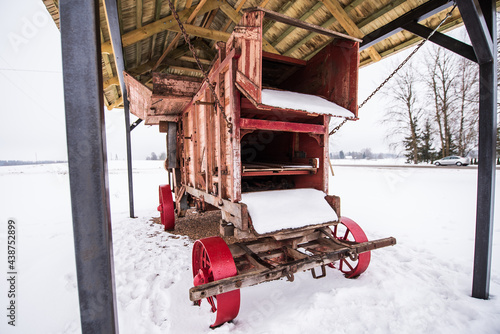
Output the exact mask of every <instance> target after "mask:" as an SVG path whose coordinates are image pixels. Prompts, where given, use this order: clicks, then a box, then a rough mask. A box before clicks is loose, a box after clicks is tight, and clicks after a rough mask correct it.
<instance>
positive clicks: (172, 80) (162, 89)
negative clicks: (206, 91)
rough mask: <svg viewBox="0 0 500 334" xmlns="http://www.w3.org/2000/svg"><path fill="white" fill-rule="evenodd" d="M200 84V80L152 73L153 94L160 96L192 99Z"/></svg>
mask: <svg viewBox="0 0 500 334" xmlns="http://www.w3.org/2000/svg"><path fill="white" fill-rule="evenodd" d="M201 84H202V79H199V78H192V77H185V76H180V75H173V74H165V73H159V72H155V73H153V87H154V88H153V94H155V95H162V96H186V97H191V98H192V97H193V96H194V95H195V94H196V93H197V92H198V90H199V89H200V87H201Z"/></svg>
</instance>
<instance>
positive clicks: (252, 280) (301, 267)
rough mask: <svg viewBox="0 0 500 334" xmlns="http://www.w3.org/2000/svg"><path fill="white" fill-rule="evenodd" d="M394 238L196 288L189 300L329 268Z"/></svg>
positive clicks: (333, 251)
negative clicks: (322, 267) (320, 267)
mask: <svg viewBox="0 0 500 334" xmlns="http://www.w3.org/2000/svg"><path fill="white" fill-rule="evenodd" d="M395 244H396V239H394V238H392V237H390V238H384V239H378V240H373V241H368V242H364V243H360V244H356V245H353V246H351V247H341V248H338V249H335V250H332V251H330V252H327V253H324V254H316V255H309V256H306V257H305V258H302V259H299V260H294V261H290V262H288V263H286V264H284V265H279V266H276V267H274V268H271V269H265V270H258V271H252V272H249V273H245V274H241V275H236V276H234V277H229V278H224V279H221V280H218V281H215V282H210V283H207V284H202V285H198V286H195V287H193V288H191V289H190V290H189V299H190V300H191V301H197V300H200V299H203V298H208V297H212V296H216V295H218V294H221V293H225V292H229V291H234V290H237V289H241V288H246V287H250V286H253V285H257V284H260V283H263V282H269V281H274V280H277V279H280V278H283V277H287V276H290V275H293V274H295V273H298V272H301V271H307V270H310V269H313V268H316V267H318V266H322V265H328V264H330V263H333V262H335V261H338V260H340V259H342V258H346V257H349V255H350V254H362V253H365V252H369V251H372V250H375V249H378V248H382V247H387V246H393V245H395Z"/></svg>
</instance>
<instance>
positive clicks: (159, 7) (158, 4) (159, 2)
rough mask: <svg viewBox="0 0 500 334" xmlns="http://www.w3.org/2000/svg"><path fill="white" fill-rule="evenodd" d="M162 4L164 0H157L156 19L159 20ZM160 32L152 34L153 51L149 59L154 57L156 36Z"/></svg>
mask: <svg viewBox="0 0 500 334" xmlns="http://www.w3.org/2000/svg"><path fill="white" fill-rule="evenodd" d="M161 4H162V0H155V18H154V21H155V22H156V21H158V20H159V19H160V14H161ZM157 35H158V34H154V35H153V36H151V52H150V53H149V59H152V58H153V57H154V55H155V47H156V37H157Z"/></svg>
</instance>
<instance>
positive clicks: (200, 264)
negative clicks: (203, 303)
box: [193, 237, 240, 328]
mask: <svg viewBox="0 0 500 334" xmlns="http://www.w3.org/2000/svg"><path fill="white" fill-rule="evenodd" d="M236 275H237V270H236V265H235V264H234V260H233V256H232V254H231V251H230V250H229V247H228V246H227V244H226V242H225V241H224V240H223V239H222V238H220V237H210V238H204V239H200V240H197V241H196V242H195V244H194V246H193V278H194V279H193V281H194V286H198V285H201V284H205V283H208V282H213V281H217V280H220V279H223V278H227V277H232V276H236ZM207 301H208V303H209V304H210V306H211V307H212V312H216V319H215V322H214V323H213V324H212V325H210V327H211V328H214V327H218V326H220V325H222V324H223V323H225V322H227V321H230V320H233V319H234V318H236V316H237V315H238V312H239V310H240V290H233V291H229V292H225V293H222V294H219V295H217V296H214V297H209V298H207ZM198 304H199V303H198Z"/></svg>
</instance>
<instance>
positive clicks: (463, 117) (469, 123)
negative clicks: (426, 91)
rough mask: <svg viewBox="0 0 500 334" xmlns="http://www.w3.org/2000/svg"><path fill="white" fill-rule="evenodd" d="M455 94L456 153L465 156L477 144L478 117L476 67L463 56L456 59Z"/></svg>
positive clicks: (477, 74)
mask: <svg viewBox="0 0 500 334" xmlns="http://www.w3.org/2000/svg"><path fill="white" fill-rule="evenodd" d="M457 63H458V68H457V70H456V73H455V75H456V82H455V85H454V86H455V87H454V91H455V96H456V97H457V100H456V109H457V115H456V116H457V119H456V123H457V127H458V135H457V138H456V141H457V148H458V154H459V155H461V156H466V155H467V154H469V152H470V151H472V150H473V149H474V148H475V147H476V146H477V136H478V129H477V124H478V119H479V110H478V107H479V87H478V78H479V73H478V67H477V65H476V64H474V63H472V62H471V61H469V60H467V59H465V58H459V59H458V60H457Z"/></svg>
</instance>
